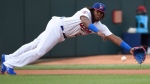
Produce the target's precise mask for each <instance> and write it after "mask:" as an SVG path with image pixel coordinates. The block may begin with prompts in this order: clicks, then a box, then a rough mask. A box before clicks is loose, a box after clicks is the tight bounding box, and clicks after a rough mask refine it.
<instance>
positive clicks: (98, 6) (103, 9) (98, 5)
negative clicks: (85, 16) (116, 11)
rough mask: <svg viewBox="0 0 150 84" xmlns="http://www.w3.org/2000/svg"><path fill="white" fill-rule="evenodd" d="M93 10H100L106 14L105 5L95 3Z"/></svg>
mask: <svg viewBox="0 0 150 84" xmlns="http://www.w3.org/2000/svg"><path fill="white" fill-rule="evenodd" d="M92 8H94V9H96V10H99V11H101V12H104V13H105V9H106V7H105V5H104V4H102V3H99V2H97V3H95V4H94V5H93V7H92Z"/></svg>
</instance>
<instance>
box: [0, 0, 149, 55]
mask: <svg viewBox="0 0 150 84" xmlns="http://www.w3.org/2000/svg"><path fill="white" fill-rule="evenodd" d="M98 1H99V2H102V3H104V4H105V5H106V17H105V18H104V20H102V23H104V24H106V25H107V27H108V28H109V29H110V30H111V31H112V32H113V33H114V34H115V35H118V36H120V37H122V34H123V33H124V32H126V31H127V30H128V28H129V27H135V10H136V9H137V7H138V6H139V5H145V6H146V8H147V11H148V15H149V16H150V13H149V11H150V9H148V8H150V5H149V4H150V1H149V0H138V1H137V0H113V1H112V0H88V1H87V0H0V10H1V11H0V54H2V53H6V54H10V53H12V52H14V51H15V50H17V49H18V48H19V47H20V46H22V45H23V44H25V43H28V42H31V41H33V40H34V39H35V38H36V37H37V36H38V35H39V34H40V33H41V32H43V31H44V30H45V28H46V25H47V23H48V21H49V20H50V19H51V17H52V16H66V17H69V16H72V15H73V14H74V13H75V12H76V11H77V10H80V9H81V8H83V7H86V6H89V7H91V6H92V5H93V3H95V2H98ZM117 9H119V10H122V11H123V23H121V24H114V23H112V12H113V10H117ZM148 23H149V24H150V21H149V22H148ZM149 31H150V28H149ZM120 52H121V48H120V47H118V46H116V45H115V44H113V43H112V42H110V41H106V42H103V41H102V39H101V38H100V37H99V36H97V35H88V36H80V37H76V38H71V39H66V40H65V41H64V42H61V43H59V44H58V45H56V46H55V47H54V48H53V49H52V50H51V51H50V52H48V53H47V54H46V55H45V56H44V57H66V56H67V57H71V56H87V55H99V54H118V53H120Z"/></svg>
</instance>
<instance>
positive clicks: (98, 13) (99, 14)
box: [94, 10, 104, 21]
mask: <svg viewBox="0 0 150 84" xmlns="http://www.w3.org/2000/svg"><path fill="white" fill-rule="evenodd" d="M103 16H104V13H103V12H101V11H99V10H94V17H95V20H96V21H100V20H102V19H103Z"/></svg>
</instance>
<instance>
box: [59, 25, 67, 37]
mask: <svg viewBox="0 0 150 84" xmlns="http://www.w3.org/2000/svg"><path fill="white" fill-rule="evenodd" d="M60 27H61V29H62V31H63V30H64V27H63V26H60ZM63 36H64V38H67V36H66V35H65V33H63Z"/></svg>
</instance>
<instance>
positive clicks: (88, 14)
mask: <svg viewBox="0 0 150 84" xmlns="http://www.w3.org/2000/svg"><path fill="white" fill-rule="evenodd" d="M80 16H85V17H87V18H88V19H90V20H91V12H90V10H89V9H87V8H83V9H81V10H80Z"/></svg>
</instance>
